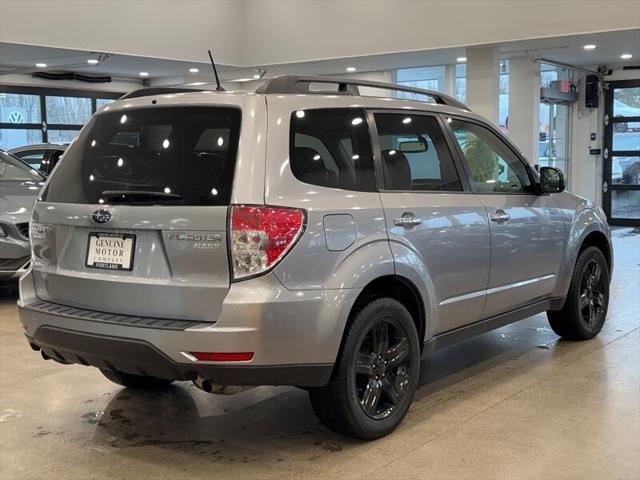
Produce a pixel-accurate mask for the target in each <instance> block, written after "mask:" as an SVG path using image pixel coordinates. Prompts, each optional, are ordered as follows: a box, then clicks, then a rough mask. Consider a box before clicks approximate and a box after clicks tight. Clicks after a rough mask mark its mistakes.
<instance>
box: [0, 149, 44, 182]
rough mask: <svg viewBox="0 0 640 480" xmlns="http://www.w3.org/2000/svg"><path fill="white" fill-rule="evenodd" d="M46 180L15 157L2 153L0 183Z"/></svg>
mask: <svg viewBox="0 0 640 480" xmlns="http://www.w3.org/2000/svg"><path fill="white" fill-rule="evenodd" d="M42 180H44V178H43V177H42V175H40V174H39V173H38V172H37V171H35V170H34V169H32V168H30V167H29V165H27V164H26V163H23V162H22V161H20V160H19V159H17V158H16V157H14V156H13V155H10V154H8V153H6V152H0V182H25V181H35V182H41V181H42Z"/></svg>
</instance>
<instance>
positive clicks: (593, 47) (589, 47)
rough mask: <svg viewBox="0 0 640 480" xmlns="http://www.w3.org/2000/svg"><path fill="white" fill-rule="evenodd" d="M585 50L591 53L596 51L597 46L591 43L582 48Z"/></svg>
mask: <svg viewBox="0 0 640 480" xmlns="http://www.w3.org/2000/svg"><path fill="white" fill-rule="evenodd" d="M582 49H583V50H586V51H587V52H590V51H591V50H595V49H596V46H595V45H594V44H593V43H590V44H588V45H585V46H584V47H582Z"/></svg>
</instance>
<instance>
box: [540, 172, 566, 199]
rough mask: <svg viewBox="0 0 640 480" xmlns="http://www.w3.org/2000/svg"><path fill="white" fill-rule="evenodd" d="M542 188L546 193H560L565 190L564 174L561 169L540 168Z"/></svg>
mask: <svg viewBox="0 0 640 480" xmlns="http://www.w3.org/2000/svg"><path fill="white" fill-rule="evenodd" d="M540 186H541V187H542V191H543V192H546V193H558V192H562V191H563V190H564V187H565V185H564V173H562V170H560V169H559V168H553V167H540Z"/></svg>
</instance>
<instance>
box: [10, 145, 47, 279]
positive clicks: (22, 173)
mask: <svg viewBox="0 0 640 480" xmlns="http://www.w3.org/2000/svg"><path fill="white" fill-rule="evenodd" d="M44 180H45V178H44V175H42V174H41V173H40V172H38V171H37V170H35V169H33V168H29V166H28V165H26V164H25V163H23V162H22V161H21V160H19V159H18V158H16V157H14V156H12V155H10V154H9V153H7V152H3V151H0V283H7V282H11V281H15V280H17V279H18V278H19V277H20V275H22V273H23V272H24V271H25V270H26V269H27V267H28V266H29V260H30V258H31V250H30V247H29V218H30V217H31V209H32V207H33V204H34V202H35V200H36V197H37V196H38V193H39V192H40V189H41V188H42V186H43V185H44Z"/></svg>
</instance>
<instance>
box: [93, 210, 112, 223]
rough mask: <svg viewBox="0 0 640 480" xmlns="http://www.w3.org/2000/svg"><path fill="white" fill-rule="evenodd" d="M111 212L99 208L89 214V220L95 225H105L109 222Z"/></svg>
mask: <svg viewBox="0 0 640 480" xmlns="http://www.w3.org/2000/svg"><path fill="white" fill-rule="evenodd" d="M111 217H112V215H111V212H110V211H109V210H107V209H106V208H100V209H98V210H96V211H95V212H93V213H92V214H91V218H92V219H93V221H94V222H96V223H107V222H109V221H110V220H111Z"/></svg>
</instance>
